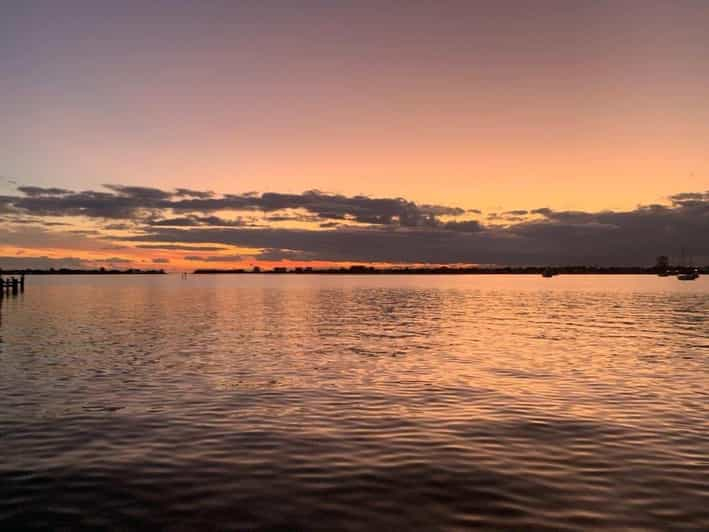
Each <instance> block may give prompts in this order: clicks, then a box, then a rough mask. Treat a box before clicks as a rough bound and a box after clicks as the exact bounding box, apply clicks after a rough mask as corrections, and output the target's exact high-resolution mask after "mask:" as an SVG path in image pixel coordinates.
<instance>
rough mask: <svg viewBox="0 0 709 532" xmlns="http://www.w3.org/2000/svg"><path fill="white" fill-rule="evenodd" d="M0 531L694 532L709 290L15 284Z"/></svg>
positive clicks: (0, 341)
mask: <svg viewBox="0 0 709 532" xmlns="http://www.w3.org/2000/svg"><path fill="white" fill-rule="evenodd" d="M27 285H28V286H27V290H26V292H25V293H24V294H23V295H21V296H18V297H16V298H5V300H4V301H3V303H2V307H1V310H0V313H1V316H2V321H1V323H0V446H1V449H2V452H1V453H0V529H2V530H14V529H23V528H45V527H46V528H54V529H57V528H67V529H77V528H113V529H115V528H122V529H136V528H143V529H151V530H159V529H169V530H176V529H177V530H204V529H209V528H216V529H227V528H231V529H284V530H287V529H306V530H313V529H322V530H332V529H342V530H373V529H389V530H391V529H400V530H401V529H427V530H432V529H438V530H443V529H450V530H453V529H460V528H465V527H469V526H482V527H486V528H496V529H500V528H509V529H522V528H553V529H567V528H568V529H579V530H580V529H589V528H600V527H607V528H614V529H618V528H638V529H648V528H657V529H678V528H686V529H701V528H704V529H707V528H709V482H708V481H707V479H709V320H708V319H707V316H708V314H709V278H707V277H704V278H701V279H699V280H698V281H696V282H688V283H681V282H679V281H677V280H676V279H674V278H658V277H650V276H642V277H620V276H618V277H592V276H578V277H573V276H567V277H564V276H560V277H556V278H553V279H542V278H541V277H537V276H533V277H527V276H472V277H432V276H422V277H413V276H412V277H388V276H387V277H356V276H352V277H350V276H331V277H325V276H256V275H253V276H221V277H216V276H212V277H198V276H193V277H190V278H189V279H187V280H182V279H180V278H179V277H178V276H165V277H147V276H146V277H138V276H136V277H101V278H97V277H51V278H50V277H46V278H29V279H28V282H27Z"/></svg>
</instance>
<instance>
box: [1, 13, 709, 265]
mask: <svg viewBox="0 0 709 532" xmlns="http://www.w3.org/2000/svg"><path fill="white" fill-rule="evenodd" d="M707 28H709V3H707V2H704V1H687V0H677V1H673V2H667V1H662V2H660V1H655V0H643V1H623V0H615V1H609V2H605V1H593V2H591V1H573V0H565V1H544V0H540V1H538V2H526V1H524V2H523V1H504V0H502V1H495V2H492V1H489V2H488V1H486V2H483V1H473V0H468V1H463V2H446V1H439V2H394V1H381V2H366V1H360V2H333V1H329V2H314V1H313V2H298V1H293V2H270V1H260V2H246V1H245V2H234V1H182V0H171V1H162V0H158V1H154V2H150V3H146V2H136V1H130V0H127V1H124V2H107V1H101V0H93V1H71V0H59V1H32V0H23V1H14V0H8V1H5V2H2V4H0V93H1V94H2V98H0V116H2V122H1V124H0V267H4V268H6V269H7V268H10V267H15V266H16V267H21V266H31V265H40V264H41V265H60V266H61V265H73V266H77V267H95V266H97V265H100V264H110V265H115V266H122V267H127V266H140V267H146V266H147V265H151V266H152V265H160V266H161V267H166V268H168V269H175V270H182V269H193V268H195V267H207V266H209V267H237V266H243V265H253V264H264V265H271V264H277V263H278V264H281V263H285V264H295V263H308V264H315V265H320V264H327V263H343V264H346V263H353V262H358V263H360V262H366V263H387V264H399V263H436V264H438V263H440V264H452V263H455V264H458V263H460V264H549V263H578V262H579V261H585V262H591V263H598V264H651V263H652V262H653V261H654V258H655V256H656V255H659V254H667V255H678V254H679V248H680V247H686V248H688V249H689V253H691V254H693V255H694V256H695V258H697V259H698V260H706V261H709V243H708V242H707V241H709V238H707V237H706V235H707V234H709V218H708V216H709V210H708V209H709V197H708V196H707V194H706V192H707V190H709V163H708V162H707V153H709V150H708V149H707V148H709V106H707V105H706V94H709V62H707V61H706V56H707V51H708V49H709V32H708V31H707ZM106 185H109V187H108V188H107V187H106ZM180 190H182V192H180ZM190 194H193V195H190ZM200 201H201V203H200ZM503 213H505V214H503ZM171 220H172V225H170V221H171ZM160 246H162V247H160ZM283 261H285V262H283Z"/></svg>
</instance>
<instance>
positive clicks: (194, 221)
mask: <svg viewBox="0 0 709 532" xmlns="http://www.w3.org/2000/svg"><path fill="white" fill-rule="evenodd" d="M147 223H148V224H149V225H153V226H164V227H198V226H205V225H209V226H214V227H243V226H245V225H250V224H249V222H247V221H245V220H243V219H242V218H236V219H234V220H227V219H225V218H220V217H219V216H182V217H179V218H163V219H161V220H150V221H149V222H147Z"/></svg>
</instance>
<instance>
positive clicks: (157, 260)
mask: <svg viewBox="0 0 709 532" xmlns="http://www.w3.org/2000/svg"><path fill="white" fill-rule="evenodd" d="M169 263H170V259H166V258H165V257H157V258H155V259H153V264H169Z"/></svg>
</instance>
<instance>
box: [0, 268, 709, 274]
mask: <svg viewBox="0 0 709 532" xmlns="http://www.w3.org/2000/svg"><path fill="white" fill-rule="evenodd" d="M695 269H696V270H698V271H699V273H701V274H704V275H709V266H703V267H699V268H695V267H690V266H682V267H679V266H677V267H671V268H670V269H669V270H667V274H668V275H677V274H679V273H687V272H690V271H693V270H695ZM549 270H551V271H552V272H553V274H554V275H658V274H659V273H661V271H660V270H658V269H657V268H640V267H631V266H629V267H606V268H603V267H593V266H565V267H541V266H530V267H524V268H512V267H509V268H446V267H441V268H374V267H369V266H363V267H356V266H353V267H350V268H322V269H319V268H300V267H294V268H283V267H277V268H274V269H271V270H265V269H260V270H258V269H257V270H254V269H248V270H247V269H241V268H236V269H228V270H222V269H197V270H194V271H193V272H190V273H191V274H192V275H541V274H542V273H544V272H545V271H549ZM184 273H185V272H166V271H165V270H135V269H128V270H74V269H57V270H32V269H26V270H0V276H12V275H170V274H177V275H184Z"/></svg>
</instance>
